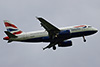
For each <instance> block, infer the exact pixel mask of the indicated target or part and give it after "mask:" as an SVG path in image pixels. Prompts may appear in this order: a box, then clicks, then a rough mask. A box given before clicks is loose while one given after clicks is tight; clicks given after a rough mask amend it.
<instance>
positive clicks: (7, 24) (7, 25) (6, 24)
mask: <svg viewBox="0 0 100 67" xmlns="http://www.w3.org/2000/svg"><path fill="white" fill-rule="evenodd" d="M5 26H6V27H9V26H11V27H14V28H17V27H16V26H15V25H13V24H10V23H8V22H5Z"/></svg>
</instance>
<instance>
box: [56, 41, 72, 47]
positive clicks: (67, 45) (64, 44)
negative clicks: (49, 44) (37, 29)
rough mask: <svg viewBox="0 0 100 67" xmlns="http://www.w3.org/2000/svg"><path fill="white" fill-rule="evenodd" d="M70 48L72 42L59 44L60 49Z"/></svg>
mask: <svg viewBox="0 0 100 67" xmlns="http://www.w3.org/2000/svg"><path fill="white" fill-rule="evenodd" d="M69 46H72V41H71V40H69V41H64V42H61V43H58V47H69Z"/></svg>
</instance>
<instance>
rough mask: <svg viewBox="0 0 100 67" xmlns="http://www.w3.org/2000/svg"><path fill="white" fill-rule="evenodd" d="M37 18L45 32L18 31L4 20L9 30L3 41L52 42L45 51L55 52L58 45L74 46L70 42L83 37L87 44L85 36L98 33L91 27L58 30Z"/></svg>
mask: <svg viewBox="0 0 100 67" xmlns="http://www.w3.org/2000/svg"><path fill="white" fill-rule="evenodd" d="M36 18H37V19H38V20H39V21H40V22H41V23H40V24H41V26H43V27H44V29H45V30H41V31H33V32H26V33H25V32H23V31H21V30H20V29H18V28H17V27H16V26H15V25H14V24H13V23H10V21H8V20H4V24H5V27H6V29H7V31H4V32H5V33H6V35H7V36H6V37H4V38H3V39H4V40H8V43H11V42H12V41H19V42H50V44H49V45H48V46H46V47H44V48H43V50H45V49H47V48H53V50H56V45H58V47H69V46H72V41H71V40H69V39H71V38H75V37H83V41H84V42H86V39H85V36H88V35H92V34H94V33H96V32H97V31H98V30H97V29H96V28H94V27H92V26H90V25H78V26H70V27H63V28H57V27H55V26H54V25H52V24H51V23H49V22H48V21H46V20H45V19H43V18H41V17H36Z"/></svg>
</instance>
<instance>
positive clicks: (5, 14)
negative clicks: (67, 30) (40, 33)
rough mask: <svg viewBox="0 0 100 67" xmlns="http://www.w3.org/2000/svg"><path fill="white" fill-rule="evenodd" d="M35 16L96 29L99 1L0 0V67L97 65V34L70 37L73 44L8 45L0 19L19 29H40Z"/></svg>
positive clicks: (59, 24)
mask: <svg viewBox="0 0 100 67" xmlns="http://www.w3.org/2000/svg"><path fill="white" fill-rule="evenodd" d="M35 16H42V17H44V18H45V19H47V20H48V21H50V22H51V23H52V24H54V25H56V26H57V27H66V26H70V25H71V26H73V25H80V24H87V25H92V26H94V27H96V28H97V29H98V30H99V29H100V0H0V43H1V44H0V67H66V66H67V67H100V44H99V42H100V37H99V36H100V34H99V32H98V33H97V34H94V35H92V36H89V37H86V39H87V42H86V43H84V42H83V40H82V38H78V39H72V41H73V46H72V47H68V48H59V47H58V48H57V50H56V51H53V50H52V49H50V50H45V51H43V50H42V47H45V46H46V45H48V43H19V42H12V43H11V44H8V43H7V42H6V41H3V40H2V38H3V37H4V36H6V35H5V34H4V32H3V31H4V30H6V29H5V27H4V24H3V20H5V19H6V20H10V21H11V22H13V23H14V24H16V25H17V26H18V28H20V29H21V30H22V31H24V32H28V31H34V30H42V29H43V28H41V26H40V24H39V21H37V19H36V18H35Z"/></svg>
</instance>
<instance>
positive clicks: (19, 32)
mask: <svg viewBox="0 0 100 67" xmlns="http://www.w3.org/2000/svg"><path fill="white" fill-rule="evenodd" d="M21 33H22V31H18V32H14V33H13V34H14V35H16V34H21Z"/></svg>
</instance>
